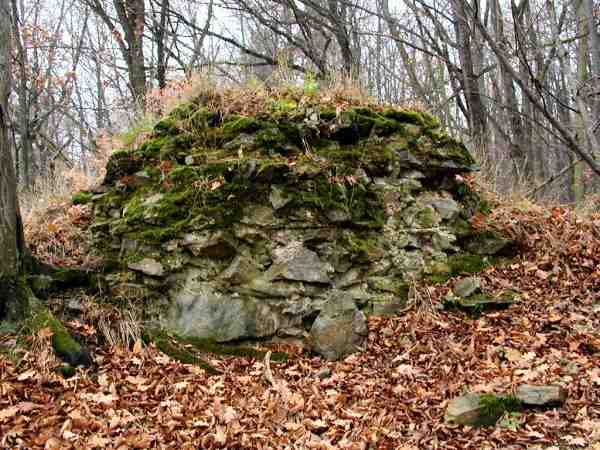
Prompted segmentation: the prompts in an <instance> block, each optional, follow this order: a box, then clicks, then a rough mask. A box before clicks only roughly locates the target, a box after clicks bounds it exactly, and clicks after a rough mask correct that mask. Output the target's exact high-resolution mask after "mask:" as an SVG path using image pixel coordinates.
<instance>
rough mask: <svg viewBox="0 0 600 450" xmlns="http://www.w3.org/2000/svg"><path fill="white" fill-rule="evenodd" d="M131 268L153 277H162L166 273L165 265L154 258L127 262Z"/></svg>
mask: <svg viewBox="0 0 600 450" xmlns="http://www.w3.org/2000/svg"><path fill="white" fill-rule="evenodd" d="M127 267H129V268H130V269H131V270H135V271H136V272H142V273H143V274H145V275H150V276H153V277H162V276H163V275H164V267H163V265H162V264H161V263H159V262H158V261H156V260H155V259H152V258H144V259H142V260H140V261H138V262H132V263H129V264H127Z"/></svg>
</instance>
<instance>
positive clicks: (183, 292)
mask: <svg viewBox="0 0 600 450" xmlns="http://www.w3.org/2000/svg"><path fill="white" fill-rule="evenodd" d="M205 99H206V96H200V97H199V98H198V99H196V100H193V101H191V102H189V103H186V104H182V105H180V106H179V107H177V108H176V109H175V110H173V111H172V112H171V113H170V114H169V115H168V116H167V117H165V118H163V119H162V120H160V121H159V122H158V123H157V124H156V126H155V127H154V132H153V134H152V135H151V136H149V138H148V140H147V141H146V142H144V143H143V144H141V145H140V146H139V147H138V148H135V149H132V150H129V151H119V152H116V153H114V154H113V156H112V157H111V159H110V161H109V162H108V167H107V175H106V179H105V181H104V191H105V192H103V193H102V194H101V195H94V196H92V197H91V201H92V202H93V204H94V214H95V217H94V223H93V224H92V227H91V230H92V232H93V235H94V242H95V247H96V250H97V251H98V252H99V253H101V254H102V255H104V256H105V257H107V258H108V259H111V260H117V261H120V263H121V264H120V269H119V270H117V271H115V273H113V276H111V275H109V276H107V279H108V280H109V282H110V283H112V286H111V290H112V291H118V290H119V288H118V285H119V283H120V282H123V283H125V284H127V285H129V286H131V285H133V286H146V287H147V288H149V290H150V291H151V292H152V296H153V298H154V299H156V298H158V299H160V301H159V302H158V303H156V302H155V303H154V304H162V305H165V306H164V307H161V308H148V310H147V311H146V317H145V319H146V320H148V321H149V322H152V323H154V324H157V325H159V326H161V327H164V328H166V329H169V330H172V331H174V332H176V333H179V334H183V335H190V336H196V337H198V338H206V339H213V340H215V341H217V342H225V341H229V340H239V339H248V338H250V339H251V338H270V337H274V336H279V337H286V336H293V337H294V338H298V337H301V338H306V339H308V337H309V332H310V330H311V327H312V326H313V322H314V321H315V318H316V317H317V316H318V315H319V313H320V312H321V311H322V309H323V307H324V305H326V304H330V300H331V295H332V294H331V293H332V290H333V289H337V290H339V291H342V293H343V297H344V298H346V299H350V300H349V301H352V302H354V303H355V304H356V305H357V307H358V308H360V310H362V311H363V312H365V313H367V314H368V313H378V314H381V313H389V314H394V313H397V312H398V311H400V310H402V308H403V307H404V306H405V305H406V301H407V297H408V287H407V286H408V284H407V283H408V282H409V280H412V279H414V278H419V277H421V276H423V275H424V274H425V275H428V276H436V277H444V276H451V275H453V274H454V273H455V272H460V270H461V269H460V268H457V267H456V264H455V262H456V261H459V260H460V258H461V255H462V254H463V249H462V246H463V245H467V244H468V245H469V246H471V247H472V248H471V247H470V249H471V253H473V254H474V255H473V256H472V257H473V259H476V260H477V262H479V264H480V265H481V266H482V267H483V265H484V263H482V262H481V261H484V260H485V258H488V254H487V253H489V252H491V253H493V251H494V249H496V248H500V247H502V248H505V247H506V246H505V245H504V246H501V245H500V243H499V241H497V242H496V241H493V240H492V239H490V238H489V236H487V237H485V241H486V242H487V244H486V249H488V250H489V252H488V250H486V254H485V255H481V254H475V253H480V252H479V251H478V250H479V248H478V247H477V244H474V242H476V240H475V238H474V237H473V236H474V235H475V234H476V233H475V231H474V230H473V229H472V227H471V226H470V224H469V218H470V217H471V216H472V215H473V214H474V213H475V211H476V204H477V198H478V197H477V195H476V194H474V193H472V192H471V191H470V189H469V188H468V186H466V185H465V184H464V181H463V177H459V176H457V175H459V174H463V175H464V174H467V173H468V172H470V171H472V170H474V169H476V164H475V161H474V159H473V157H472V156H471V155H470V153H469V152H468V150H467V149H466V148H465V146H464V145H463V144H462V143H460V142H459V141H457V140H455V139H453V138H451V137H450V136H448V135H447V134H446V133H445V132H444V131H443V130H442V129H441V126H440V123H439V121H438V120H437V119H436V118H434V117H432V116H431V115H429V114H427V113H425V112H420V111H408V110H404V109H399V108H391V107H388V106H377V105H368V106H358V105H355V106H348V107H345V108H336V105H328V104H314V103H311V102H310V99H308V100H307V99H304V98H293V97H286V98H274V99H273V101H271V102H267V103H266V105H267V106H266V107H265V109H264V110H262V111H260V112H256V113H254V114H245V113H244V112H243V111H235V112H224V111H222V110H218V109H214V108H213V107H212V106H211V105H212V103H210V102H207V101H206V100H205ZM465 193H467V194H468V195H467V194H465ZM474 264H475V263H474ZM115 274H121V275H124V274H127V276H121V275H119V276H115ZM119 280H122V281H119ZM328 302H329V303H328ZM342 353H343V352H342Z"/></svg>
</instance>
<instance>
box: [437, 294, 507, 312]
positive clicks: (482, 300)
mask: <svg viewBox="0 0 600 450" xmlns="http://www.w3.org/2000/svg"><path fill="white" fill-rule="evenodd" d="M448 300H449V301H450V302H451V303H453V304H454V305H455V306H459V307H461V308H467V309H478V310H484V309H502V308H507V307H509V306H510V305H512V304H513V303H515V302H517V301H518V296H517V295H516V294H515V293H513V292H504V293H501V294H500V295H492V294H489V293H486V292H483V293H478V294H471V295H470V296H469V297H466V298H465V297H449V298H448Z"/></svg>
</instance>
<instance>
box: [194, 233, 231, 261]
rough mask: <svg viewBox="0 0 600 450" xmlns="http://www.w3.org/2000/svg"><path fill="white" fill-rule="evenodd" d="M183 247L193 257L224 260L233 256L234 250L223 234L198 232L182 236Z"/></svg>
mask: <svg viewBox="0 0 600 450" xmlns="http://www.w3.org/2000/svg"><path fill="white" fill-rule="evenodd" d="M183 245H184V246H186V247H187V248H189V250H190V251H191V252H192V253H193V254H194V255H195V256H210V257H214V258H226V257H228V256H231V255H234V254H235V248H234V247H233V245H232V244H231V243H230V241H229V240H228V239H227V237H226V235H225V233H223V232H220V231H219V232H198V233H187V234H184V235H183Z"/></svg>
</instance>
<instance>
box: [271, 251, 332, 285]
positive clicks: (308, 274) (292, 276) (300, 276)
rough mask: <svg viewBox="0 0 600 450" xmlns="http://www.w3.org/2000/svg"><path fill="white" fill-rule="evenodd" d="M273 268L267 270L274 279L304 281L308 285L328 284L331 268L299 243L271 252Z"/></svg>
mask: <svg viewBox="0 0 600 450" xmlns="http://www.w3.org/2000/svg"><path fill="white" fill-rule="evenodd" d="M273 259H274V262H275V266H274V267H273V268H272V269H270V270H269V272H270V273H271V274H272V276H273V277H274V278H277V277H281V278H285V279H288V280H296V281H306V282H309V283H329V282H330V281H331V278H330V273H331V272H333V267H332V266H331V264H329V263H325V262H323V261H321V259H320V258H319V256H318V255H317V254H316V253H315V252H313V251H311V250H308V249H307V248H305V247H303V246H302V244H301V243H298V242H292V243H291V244H290V245H288V246H286V247H282V248H278V249H276V250H275V251H274V252H273Z"/></svg>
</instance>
